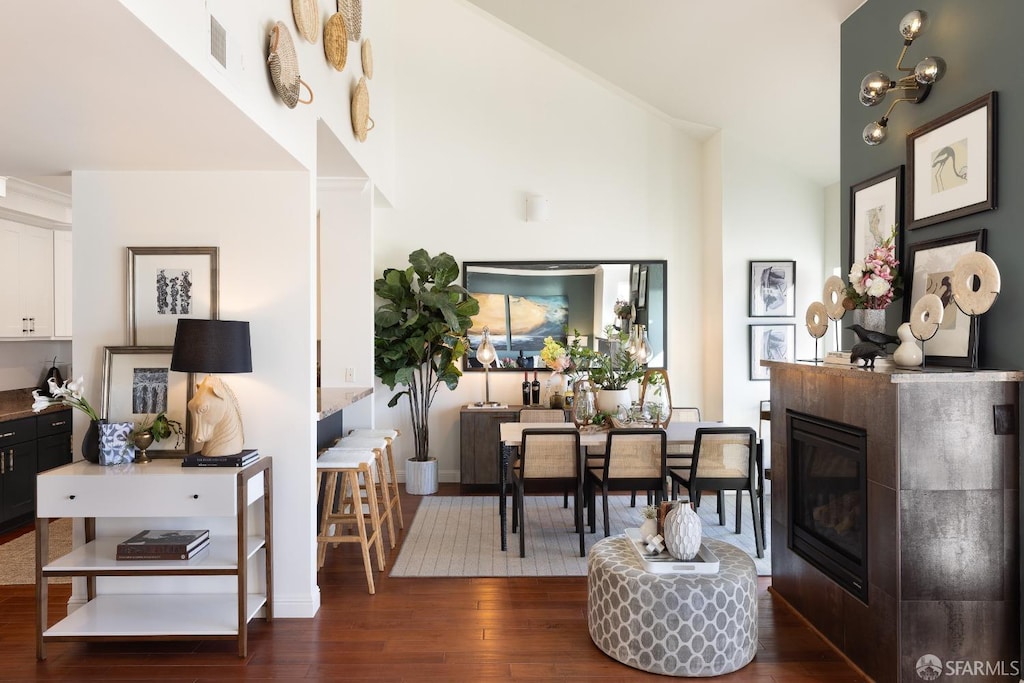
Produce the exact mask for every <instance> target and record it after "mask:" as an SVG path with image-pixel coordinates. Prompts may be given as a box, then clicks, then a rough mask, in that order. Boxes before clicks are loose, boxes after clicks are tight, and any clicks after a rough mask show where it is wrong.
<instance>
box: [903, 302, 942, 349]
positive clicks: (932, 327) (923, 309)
mask: <svg viewBox="0 0 1024 683" xmlns="http://www.w3.org/2000/svg"><path fill="white" fill-rule="evenodd" d="M942 313H943V309H942V299H940V298H939V297H938V296H937V295H935V294H925V295H924V296H922V297H921V298H920V299H918V300H917V303H916V304H914V308H913V310H911V311H910V332H911V333H912V334H913V335H914V337H915V338H916V339H920V340H921V341H928V340H929V339H931V338H932V337H934V336H935V333H936V332H938V331H939V325H941V324H942Z"/></svg>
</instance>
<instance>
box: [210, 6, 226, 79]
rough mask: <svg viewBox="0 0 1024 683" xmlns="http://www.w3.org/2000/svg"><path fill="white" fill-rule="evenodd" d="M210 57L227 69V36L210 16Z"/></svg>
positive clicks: (222, 28) (218, 23)
mask: <svg viewBox="0 0 1024 683" xmlns="http://www.w3.org/2000/svg"><path fill="white" fill-rule="evenodd" d="M210 56H212V57H213V58H214V59H216V60H217V63H218V64H220V65H221V66H222V67H224V68H225V69H226V68H228V34H227V31H225V30H224V27H223V26H221V25H220V22H219V21H217V20H216V19H214V18H213V15H212V14H211V15H210Z"/></svg>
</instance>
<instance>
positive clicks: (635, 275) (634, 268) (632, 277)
mask: <svg viewBox="0 0 1024 683" xmlns="http://www.w3.org/2000/svg"><path fill="white" fill-rule="evenodd" d="M639 286H640V264H639V263H634V264H632V265H630V267H629V291H630V294H632V295H633V299H634V300H635V299H636V290H637V288H638V287H639Z"/></svg>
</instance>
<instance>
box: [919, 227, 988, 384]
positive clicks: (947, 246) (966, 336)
mask: <svg viewBox="0 0 1024 683" xmlns="http://www.w3.org/2000/svg"><path fill="white" fill-rule="evenodd" d="M985 238H986V231H985V229H984V228H982V229H980V230H974V231H972V232H965V233H962V234H959V235H952V236H950V237H943V238H940V239H934V240H929V241H926V242H918V243H916V244H911V245H910V246H909V247H908V248H907V269H906V271H905V275H904V283H905V287H904V289H905V293H904V297H903V319H904V320H909V319H910V313H911V311H912V310H913V308H914V304H915V303H917V300H918V299H920V298H921V297H922V296H923V295H924V294H925V293H927V292H931V293H932V294H936V295H938V296H939V298H940V299H942V302H943V321H942V324H941V325H940V326H939V330H938V332H936V333H935V336H934V337H932V338H931V339H929V340H928V341H926V342H924V345H923V346H924V354H925V366H926V367H927V366H928V365H940V366H948V367H966V368H976V367H978V341H979V339H978V338H979V336H980V330H979V325H978V320H979V318H977V317H971V316H969V315H967V314H965V313H963V312H962V311H961V310H960V309H959V308H958V307H957V305H956V303H955V302H954V301H953V296H952V292H951V290H950V286H949V284H948V278H949V277H950V276H951V275H952V271H953V266H954V265H956V261H957V259H958V258H960V256H962V255H963V254H965V253H969V252H972V251H981V252H984V251H985Z"/></svg>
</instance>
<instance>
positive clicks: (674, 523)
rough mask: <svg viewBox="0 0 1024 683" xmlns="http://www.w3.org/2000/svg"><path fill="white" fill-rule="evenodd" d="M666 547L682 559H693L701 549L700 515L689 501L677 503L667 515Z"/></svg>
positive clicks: (673, 555)
mask: <svg viewBox="0 0 1024 683" xmlns="http://www.w3.org/2000/svg"><path fill="white" fill-rule="evenodd" d="M664 535H665V549H666V550H668V554H669V555H671V556H672V557H675V558H677V559H680V560H692V559H693V558H695V557H696V556H697V551H699V550H700V539H701V526H700V517H698V516H697V513H696V512H694V511H693V508H691V507H690V504H689V503H676V505H675V507H673V508H672V509H671V510H669V512H668V514H667V515H665V534H664Z"/></svg>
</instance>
